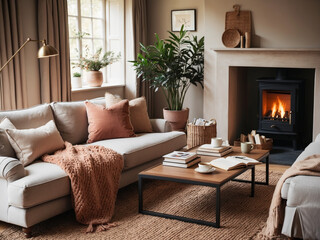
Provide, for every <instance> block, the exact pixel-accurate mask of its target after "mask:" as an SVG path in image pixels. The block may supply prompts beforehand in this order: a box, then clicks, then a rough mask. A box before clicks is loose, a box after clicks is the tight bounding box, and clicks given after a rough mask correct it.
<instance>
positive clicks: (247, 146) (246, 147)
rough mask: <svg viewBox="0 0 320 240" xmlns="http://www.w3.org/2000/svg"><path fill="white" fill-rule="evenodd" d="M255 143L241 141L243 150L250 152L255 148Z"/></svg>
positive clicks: (243, 151)
mask: <svg viewBox="0 0 320 240" xmlns="http://www.w3.org/2000/svg"><path fill="white" fill-rule="evenodd" d="M253 147H254V146H253V144H252V143H251V142H242V143H241V152H242V153H249V152H251V150H252V149H253Z"/></svg>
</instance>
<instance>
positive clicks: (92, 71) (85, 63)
mask: <svg viewBox="0 0 320 240" xmlns="http://www.w3.org/2000/svg"><path fill="white" fill-rule="evenodd" d="M101 53H102V48H100V49H98V50H97V51H96V53H95V54H94V55H93V56H92V57H81V58H80V60H79V62H78V63H73V65H75V66H76V67H79V68H81V69H84V70H86V71H87V73H86V81H87V83H88V85H89V86H90V87H100V86H101V85H102V83H103V75H102V72H101V71H100V69H101V68H104V67H106V66H108V65H110V64H112V63H114V62H116V61H118V60H119V59H120V53H119V54H118V55H115V53H114V52H112V51H108V52H105V53H104V54H103V56H102V57H101V58H100V55H101ZM86 56H88V54H86Z"/></svg>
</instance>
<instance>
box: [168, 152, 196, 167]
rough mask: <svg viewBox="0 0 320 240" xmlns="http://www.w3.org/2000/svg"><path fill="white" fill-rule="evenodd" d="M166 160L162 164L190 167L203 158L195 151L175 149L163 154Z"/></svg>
mask: <svg viewBox="0 0 320 240" xmlns="http://www.w3.org/2000/svg"><path fill="white" fill-rule="evenodd" d="M163 158H164V160H163V162H162V165H164V166H172V167H181V168H188V167H191V166H193V165H194V164H196V163H198V162H200V161H201V159H200V158H199V157H198V156H197V154H196V153H194V152H179V151H174V152H172V153H169V154H166V155H164V156H163Z"/></svg>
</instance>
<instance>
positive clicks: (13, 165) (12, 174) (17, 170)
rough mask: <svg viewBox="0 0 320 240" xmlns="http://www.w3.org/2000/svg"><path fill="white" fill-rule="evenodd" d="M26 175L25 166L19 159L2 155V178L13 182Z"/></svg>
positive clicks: (0, 176)
mask: <svg viewBox="0 0 320 240" xmlns="http://www.w3.org/2000/svg"><path fill="white" fill-rule="evenodd" d="M24 176H25V171H24V167H23V165H22V164H21V162H20V161H19V160H18V159H16V158H12V157H4V156H0V178H4V179H6V180H7V181H8V182H13V181H15V180H17V179H19V178H22V177H24Z"/></svg>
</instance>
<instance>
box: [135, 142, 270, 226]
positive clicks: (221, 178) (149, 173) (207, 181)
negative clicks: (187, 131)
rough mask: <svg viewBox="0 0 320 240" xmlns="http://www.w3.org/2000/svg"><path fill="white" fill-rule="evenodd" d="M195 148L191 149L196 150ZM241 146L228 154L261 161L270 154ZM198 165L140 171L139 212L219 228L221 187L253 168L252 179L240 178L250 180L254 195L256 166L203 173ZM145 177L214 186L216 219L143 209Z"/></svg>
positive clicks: (157, 167) (160, 167)
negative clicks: (248, 152) (198, 171)
mask: <svg viewBox="0 0 320 240" xmlns="http://www.w3.org/2000/svg"><path fill="white" fill-rule="evenodd" d="M195 150H196V149H193V150H191V151H195ZM239 151H240V150H239V148H237V147H234V152H233V153H231V154H228V156H232V155H246V156H248V157H251V158H253V159H256V160H258V161H261V160H263V159H265V158H267V157H268V156H269V152H268V151H266V150H253V151H252V152H251V153H250V154H242V153H241V152H239ZM214 158H215V157H209V156H201V161H203V162H209V161H211V160H212V159H214ZM196 167H197V164H196V165H194V166H193V167H190V168H178V167H169V166H163V165H158V166H155V167H152V168H150V169H148V170H145V171H142V172H141V173H139V182H138V191H139V213H143V214H147V215H152V216H157V217H164V218H170V219H176V220H181V221H185V222H191V223H197V224H201V225H206V226H212V227H216V228H219V227H220V204H221V203H220V189H221V187H222V186H223V185H224V184H225V183H227V182H229V181H230V180H236V179H235V178H236V177H237V176H239V175H241V174H242V173H244V172H245V171H247V170H249V169H251V180H250V181H248V180H239V181H245V182H249V183H250V184H251V194H250V196H251V197H253V196H254V188H255V166H254V165H252V166H248V167H246V168H240V169H235V170H231V171H225V170H222V169H218V168H217V169H216V171H214V172H213V173H211V174H201V173H197V172H196V171H194V169H195V168H196ZM145 179H154V180H164V181H172V182H178V183H187V184H193V185H201V186H208V187H213V188H215V189H216V219H215V222H209V221H204V220H199V219H194V218H187V217H182V216H177V215H171V214H166V213H160V212H154V211H148V210H144V209H143V181H144V180H145Z"/></svg>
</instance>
